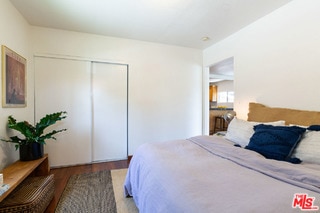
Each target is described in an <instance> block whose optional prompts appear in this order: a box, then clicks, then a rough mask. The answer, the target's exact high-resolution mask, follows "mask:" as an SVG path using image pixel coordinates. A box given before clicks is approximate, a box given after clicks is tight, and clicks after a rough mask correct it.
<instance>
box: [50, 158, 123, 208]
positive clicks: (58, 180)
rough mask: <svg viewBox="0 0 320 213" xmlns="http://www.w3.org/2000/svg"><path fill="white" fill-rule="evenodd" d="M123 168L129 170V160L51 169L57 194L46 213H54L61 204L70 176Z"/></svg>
mask: <svg viewBox="0 0 320 213" xmlns="http://www.w3.org/2000/svg"><path fill="white" fill-rule="evenodd" d="M123 168H128V161H127V160H121V161H112V162H103V163H93V164H86V165H78V166H70V167H63V168H54V169H51V171H50V174H54V181H55V193H54V197H53V199H52V201H51V203H50V204H49V206H48V208H47V210H46V213H54V210H55V208H56V206H57V204H58V202H59V199H60V197H61V195H62V193H63V190H64V188H65V187H66V185H67V182H68V180H69V178H70V176H72V175H75V174H82V173H90V172H98V171H103V170H112V169H123Z"/></svg>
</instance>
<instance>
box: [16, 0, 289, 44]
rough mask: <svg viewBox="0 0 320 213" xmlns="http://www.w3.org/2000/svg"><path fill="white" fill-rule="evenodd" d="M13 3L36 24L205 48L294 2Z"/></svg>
mask: <svg viewBox="0 0 320 213" xmlns="http://www.w3.org/2000/svg"><path fill="white" fill-rule="evenodd" d="M10 1H11V2H12V4H13V5H14V6H15V7H16V8H17V9H18V10H19V11H20V12H21V14H22V15H23V16H24V17H25V18H26V20H27V21H28V22H29V23H30V24H31V25H34V26H41V27H49V28H56V29H64V30H71V31H77V32H85V33H93V34H99V35H106V36H114V37H120V38H129V39H136V40H142V41H150V42H157V43H164V44H170V45H178V46H184V47H191V48H198V49H204V48H206V47H209V46H210V45H212V44H214V43H216V42H218V41H220V40H222V39H223V38H225V37H227V36H229V35H231V34H233V33H235V32H236V31H238V30H240V29H241V28H243V27H245V26H246V25H248V24H250V23H252V22H254V21H256V20H257V19H259V18H261V17H263V16H265V15H267V14H268V13H270V12H272V11H274V10H275V9H277V8H279V7H281V6H282V5H284V4H286V3H288V2H290V1H291V0H10ZM203 37H209V38H210V39H209V40H208V41H202V38H203Z"/></svg>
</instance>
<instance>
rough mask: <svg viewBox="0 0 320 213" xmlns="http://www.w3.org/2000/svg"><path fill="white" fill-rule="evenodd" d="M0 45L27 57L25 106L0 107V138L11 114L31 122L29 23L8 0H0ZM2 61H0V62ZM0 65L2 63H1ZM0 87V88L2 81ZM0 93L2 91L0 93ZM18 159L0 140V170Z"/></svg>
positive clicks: (31, 83) (12, 148)
mask: <svg viewBox="0 0 320 213" xmlns="http://www.w3.org/2000/svg"><path fill="white" fill-rule="evenodd" d="M0 32H1V33H0V45H5V46H7V47H8V48H10V49H12V50H13V51H15V52H16V53H18V54H20V55H21V56H23V57H24V58H26V59H27V79H28V82H27V107H25V108H2V107H0V138H6V137H7V128H6V126H7V119H8V116H9V115H13V117H14V118H16V119H17V120H28V121H30V122H33V119H34V117H33V74H32V71H31V72H30V70H31V66H30V65H31V63H30V62H31V59H32V57H30V53H29V45H28V40H29V25H28V24H27V22H26V21H25V20H24V19H23V17H22V16H21V15H20V13H18V11H17V10H16V9H15V8H14V7H13V6H12V4H11V3H10V2H9V1H0ZM1 55H2V54H1ZM1 63H2V62H1V61H0V64H1ZM1 67H2V64H1ZM0 82H1V83H0V84H1V88H2V81H0ZM1 95H2V93H1ZM17 159H18V151H15V148H14V145H13V144H10V143H5V142H0V170H1V169H3V168H4V167H5V166H6V165H8V164H10V163H12V162H13V161H15V160H17Z"/></svg>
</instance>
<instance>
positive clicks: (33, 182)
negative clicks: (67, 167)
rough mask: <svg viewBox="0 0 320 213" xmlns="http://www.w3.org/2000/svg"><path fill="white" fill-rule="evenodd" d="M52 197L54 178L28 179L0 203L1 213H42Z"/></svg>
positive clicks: (51, 176)
mask: <svg viewBox="0 0 320 213" xmlns="http://www.w3.org/2000/svg"><path fill="white" fill-rule="evenodd" d="M53 195H54V176H53V175H49V176H39V177H28V178H27V179H25V180H24V181H23V182H22V183H21V184H20V185H19V186H18V187H17V188H16V189H15V190H13V192H12V193H10V195H9V196H8V197H7V198H6V199H4V200H3V201H2V202H0V213H2V212H24V213H38V212H39V213H42V212H44V211H45V210H46V208H47V207H48V205H49V203H50V201H51V200H52V198H53Z"/></svg>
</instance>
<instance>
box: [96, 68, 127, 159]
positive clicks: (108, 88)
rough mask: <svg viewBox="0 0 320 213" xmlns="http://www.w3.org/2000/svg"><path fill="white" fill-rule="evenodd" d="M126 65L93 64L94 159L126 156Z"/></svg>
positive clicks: (123, 157)
mask: <svg viewBox="0 0 320 213" xmlns="http://www.w3.org/2000/svg"><path fill="white" fill-rule="evenodd" d="M127 75H128V69H127V66H126V65H119V64H108V63H99V62H93V63H92V106H93V134H92V141H93V142H92V156H93V161H107V160H118V159H127V149H128V148H127V147H128V145H127V117H128V116H127Z"/></svg>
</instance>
